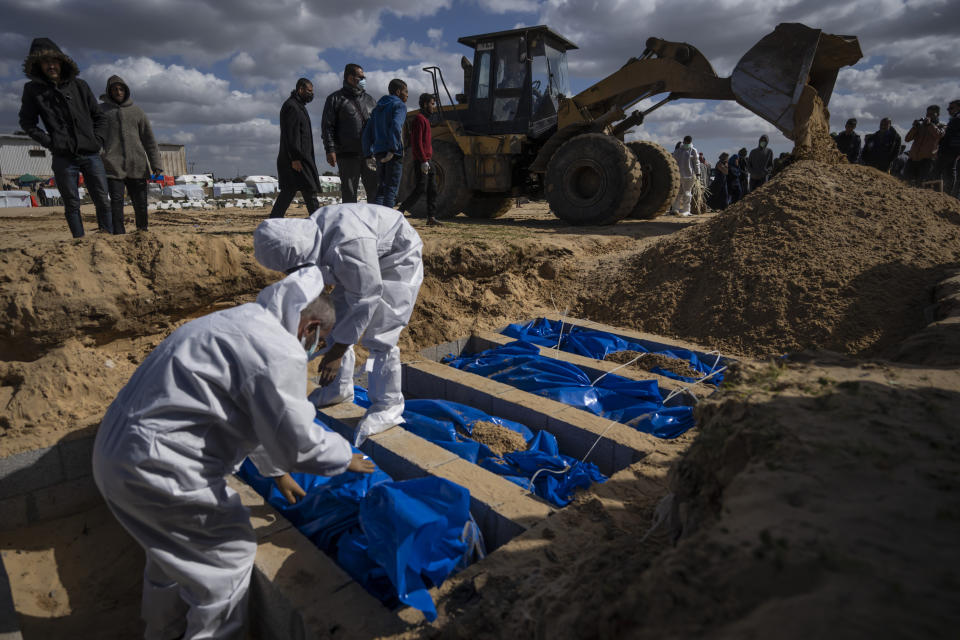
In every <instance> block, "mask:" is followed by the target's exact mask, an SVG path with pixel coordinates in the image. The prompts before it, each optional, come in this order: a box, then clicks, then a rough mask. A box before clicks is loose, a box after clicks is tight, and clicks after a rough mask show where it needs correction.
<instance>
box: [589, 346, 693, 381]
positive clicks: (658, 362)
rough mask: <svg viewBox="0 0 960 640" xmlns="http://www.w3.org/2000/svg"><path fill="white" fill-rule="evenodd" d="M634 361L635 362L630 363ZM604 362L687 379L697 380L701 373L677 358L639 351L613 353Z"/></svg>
mask: <svg viewBox="0 0 960 640" xmlns="http://www.w3.org/2000/svg"><path fill="white" fill-rule="evenodd" d="M634 359H636V362H631V361H632V360H634ZM604 360H606V361H608V362H618V363H620V364H627V363H631V364H630V366H631V367H634V368H637V369H641V370H643V371H653V370H654V369H657V368H659V369H664V370H666V371H670V372H672V373H676V374H677V375H681V376H686V377H688V378H699V377H701V375H702V374H701V373H700V372H699V371H697V370H696V369H694V368H693V367H691V366H690V363H688V362H686V361H684V360H680V359H678V358H671V357H670V356H665V355H662V354H659V353H644V352H641V351H615V352H614V353H610V354H607V357H606V358H604Z"/></svg>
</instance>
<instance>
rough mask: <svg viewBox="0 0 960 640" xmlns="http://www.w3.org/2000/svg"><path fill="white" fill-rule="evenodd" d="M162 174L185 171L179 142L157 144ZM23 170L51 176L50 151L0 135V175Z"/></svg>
mask: <svg viewBox="0 0 960 640" xmlns="http://www.w3.org/2000/svg"><path fill="white" fill-rule="evenodd" d="M158 146H159V147H160V161H161V162H162V163H163V173H164V175H168V176H182V175H183V174H185V173H186V172H187V154H186V151H185V150H184V147H183V145H182V144H168V143H162V142H161V143H159V144H158ZM25 173H32V174H33V175H35V176H37V177H39V178H49V177H51V176H52V175H53V162H52V157H51V155H50V152H49V151H47V150H46V149H44V148H43V147H41V146H40V145H38V144H37V143H36V142H34V141H33V140H31V139H30V138H27V137H25V136H13V135H0V174H2V175H3V179H4V180H12V179H13V178H16V177H18V176H22V175H23V174H25Z"/></svg>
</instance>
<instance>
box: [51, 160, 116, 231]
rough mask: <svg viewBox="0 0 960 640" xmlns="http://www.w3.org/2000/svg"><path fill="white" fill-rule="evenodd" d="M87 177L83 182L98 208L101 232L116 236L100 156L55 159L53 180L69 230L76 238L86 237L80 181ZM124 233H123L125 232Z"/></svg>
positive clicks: (105, 177) (98, 223) (98, 222)
mask: <svg viewBox="0 0 960 640" xmlns="http://www.w3.org/2000/svg"><path fill="white" fill-rule="evenodd" d="M81 173H82V174H83V182H84V184H85V185H86V187H87V191H89V192H90V198H91V199H92V200H93V205H94V206H95V207H96V208H97V226H98V227H99V228H100V231H106V232H107V233H113V219H112V217H111V211H110V196H109V193H108V191H107V173H106V171H105V170H104V168H103V161H102V160H101V159H100V154H97V153H91V154H89V155H77V156H53V177H54V180H55V181H56V183H57V189H59V190H60V196H61V197H62V198H63V208H64V214H65V215H66V217H67V226H68V227H70V233H72V234H73V237H74V238H82V237H83V221H82V220H81V219H80V189H79V187H78V185H77V180H78V178H79V176H80V174H81ZM120 233H123V231H122V230H121V231H120Z"/></svg>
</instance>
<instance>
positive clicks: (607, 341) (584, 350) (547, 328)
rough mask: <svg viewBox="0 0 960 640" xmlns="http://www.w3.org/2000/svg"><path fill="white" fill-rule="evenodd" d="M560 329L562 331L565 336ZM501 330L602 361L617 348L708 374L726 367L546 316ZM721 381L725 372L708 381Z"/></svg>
mask: <svg viewBox="0 0 960 640" xmlns="http://www.w3.org/2000/svg"><path fill="white" fill-rule="evenodd" d="M561 330H563V333H562V335H561ZM501 333H503V335H505V336H509V337H511V338H516V339H517V340H524V341H526V342H532V343H534V344H538V345H540V346H542V347H551V348H557V345H558V343H559V348H560V350H561V351H566V352H567V353H575V354H577V355H580V356H584V357H587V358H595V359H597V360H603V359H605V358H606V357H607V356H608V355H609V354H611V353H616V352H617V351H637V352H639V353H657V354H660V355H664V356H667V357H668V358H677V359H679V360H683V361H685V362H687V363H688V364H689V365H690V366H691V367H692V368H693V369H695V370H697V371H699V372H700V373H702V374H703V375H707V374H708V373H711V372H712V371H714V370H715V369H719V368H721V367H723V366H724V364H725V362H724V360H723V359H722V358H718V357H717V356H710V355H707V354H703V353H697V352H695V351H690V350H688V349H682V348H680V347H668V346H666V345H662V344H657V343H655V342H651V341H648V340H640V341H631V340H625V339H624V338H621V337H620V336H618V335H614V334H612V333H608V332H606V331H595V330H593V329H584V328H582V327H573V326H570V325H569V324H567V325H564V324H562V323H560V322H556V321H554V320H548V319H547V318H539V319H537V320H532V321H530V322H528V323H526V324H511V325H509V326H508V327H507V328H506V329H504V330H503V331H502V332H501ZM651 371H652V372H653V373H656V374H659V375H661V376H665V377H667V378H673V379H674V380H680V381H683V382H696V378H690V377H688V376H682V375H680V374H678V373H674V372H673V371H668V370H666V369H662V368H660V367H654V368H653V369H651ZM722 381H723V372H721V373H718V374H716V375H714V376H711V377H710V378H709V379H708V380H706V382H707V383H709V384H713V385H719V384H720V383H721V382H722Z"/></svg>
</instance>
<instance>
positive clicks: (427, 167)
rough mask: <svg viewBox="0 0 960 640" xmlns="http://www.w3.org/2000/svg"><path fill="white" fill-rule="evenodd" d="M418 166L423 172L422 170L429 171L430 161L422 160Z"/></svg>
mask: <svg viewBox="0 0 960 640" xmlns="http://www.w3.org/2000/svg"><path fill="white" fill-rule="evenodd" d="M420 168H421V169H423V172H424V173H430V163H429V162H424V163H423V164H421V165H420Z"/></svg>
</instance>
